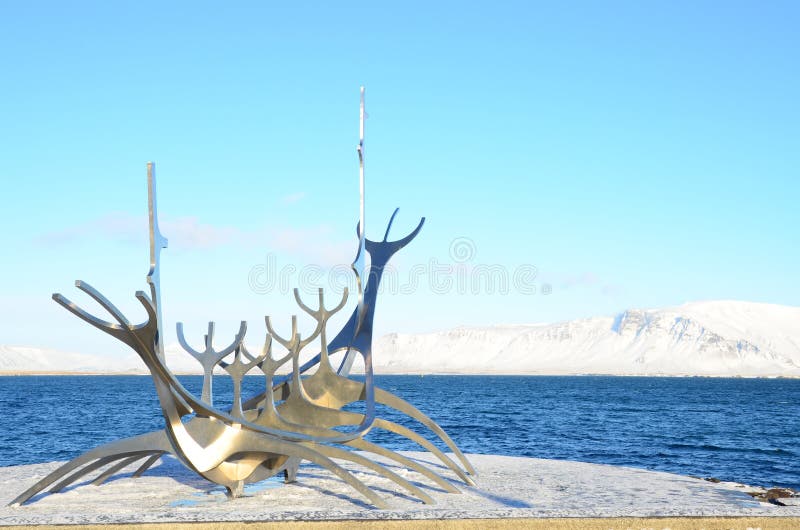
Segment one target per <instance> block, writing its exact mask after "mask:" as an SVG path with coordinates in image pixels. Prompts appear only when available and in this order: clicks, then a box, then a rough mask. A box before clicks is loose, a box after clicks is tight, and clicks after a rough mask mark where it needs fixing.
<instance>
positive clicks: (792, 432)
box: [0, 376, 800, 490]
mask: <svg viewBox="0 0 800 530" xmlns="http://www.w3.org/2000/svg"><path fill="white" fill-rule="evenodd" d="M180 379H181V381H182V382H183V384H184V385H185V386H186V387H187V388H188V389H190V390H192V391H193V392H196V393H197V395H199V394H200V388H201V385H202V378H201V377H200V376H185V377H180ZM376 379H377V384H378V386H380V387H382V388H384V389H385V390H388V391H390V392H393V393H395V394H397V395H399V396H400V397H402V398H404V399H406V400H407V401H410V402H411V403H412V404H414V405H416V406H417V407H418V408H419V409H420V410H422V411H423V412H424V413H426V414H428V415H429V416H431V417H432V418H433V419H434V420H435V421H437V422H438V423H439V424H440V425H441V426H442V427H443V428H444V429H445V430H446V431H447V432H448V433H449V434H450V436H451V437H452V438H453V439H454V440H455V441H456V443H458V445H459V446H460V447H461V448H462V450H463V451H464V452H469V453H494V454H502V455H515V456H530V457H537V458H554V459H565V460H579V461H584V462H596V463H602V464H614V465H620V466H632V467H639V468H645V469H652V470H659V471H669V472H673V473H680V474H685V475H692V476H697V477H714V478H717V479H720V480H731V481H737V482H743V483H747V484H752V485H760V486H783V487H790V488H793V489H798V490H800V458H799V457H800V380H796V379H794V380H793V379H708V378H658V377H600V376H587V377H539V376H498V377H494V376H425V377H420V376H378V377H377V378H376ZM261 385H263V379H262V378H259V377H247V378H246V381H245V395H249V394H251V393H254V392H256V391H257V390H259V388H260V387H261ZM229 392H230V381H229V379H228V378H227V377H224V376H218V377H216V378H215V381H214V393H215V402H216V404H217V405H221V404H224V403H225V397H228V401H230V395H229ZM380 412H381V414H383V415H384V417H387V419H391V420H392V421H396V422H398V423H403V424H405V425H407V426H409V427H411V428H415V430H417V431H418V432H420V433H422V432H423V430H424V429H421V428H418V427H415V424H414V422H413V421H411V422H409V421H407V420H406V419H405V418H404V417H403V416H402V415H398V414H392V413H391V412H390V411H387V410H383V409H381V410H380ZM162 427H163V419H162V417H161V413H160V409H159V406H158V402H157V400H156V396H155V390H154V388H153V383H152V381H151V380H150V378H149V377H147V376H25V377H0V428H1V429H2V431H1V432H2V435H1V436H0V466H9V465H15V464H28V463H35V462H47V461H51V460H66V459H69V458H72V457H74V456H77V455H79V454H80V453H82V452H84V451H85V450H88V449H90V448H92V447H94V446H97V445H99V444H102V443H105V442H109V441H112V440H115V439H118V438H121V437H127V436H133V435H136V434H140V433H144V432H148V431H151V430H155V429H160V428H162ZM369 438H370V439H371V440H373V441H375V442H378V443H381V444H385V445H387V446H389V447H391V448H393V449H400V450H418V449H419V448H418V447H417V446H415V445H414V444H413V443H411V442H409V441H407V440H405V439H403V438H399V437H396V436H394V435H391V434H386V433H381V432H374V431H373V432H372V433H370V435H369Z"/></svg>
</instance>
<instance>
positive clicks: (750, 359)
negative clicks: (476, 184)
mask: <svg viewBox="0 0 800 530" xmlns="http://www.w3.org/2000/svg"><path fill="white" fill-rule="evenodd" d="M166 350H167V364H168V366H169V367H170V368H171V369H172V370H173V371H174V372H176V373H200V372H199V364H197V363H196V361H194V360H193V359H192V358H191V357H189V355H188V354H186V353H184V352H182V351H180V350H179V347H178V346H177V345H171V346H168V347H167V349H166ZM373 353H374V355H373V362H374V365H375V371H376V372H377V373H475V374H493V373H496V374H513V373H520V374H619V375H701V376H764V377H773V376H784V377H800V307H787V306H778V305H770V304H758V303H750V302H731V301H718V302H695V303H690V304H686V305H683V306H679V307H672V308H667V309H653V310H629V311H625V312H623V313H620V314H618V315H616V316H613V317H598V318H589V319H584V320H574V321H570V322H562V323H557V324H535V325H517V326H493V327H486V328H458V329H453V330H450V331H443V332H438V333H427V334H417V335H403V334H395V333H393V334H390V335H386V336H384V337H381V338H379V339H377V340H376V341H375V344H374V347H373ZM0 372H6V373H8V372H14V373H25V372H100V373H112V372H117V373H119V372H122V373H146V372H145V369H144V365H143V363H142V362H141V361H140V360H139V359H138V358H137V357H136V356H135V355H134V354H132V353H131V354H130V355H129V356H127V357H123V358H109V357H102V356H93V355H85V354H77V353H63V352H59V351H54V350H45V349H38V348H32V347H19V346H0Z"/></svg>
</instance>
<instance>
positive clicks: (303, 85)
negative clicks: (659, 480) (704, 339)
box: [0, 1, 800, 354]
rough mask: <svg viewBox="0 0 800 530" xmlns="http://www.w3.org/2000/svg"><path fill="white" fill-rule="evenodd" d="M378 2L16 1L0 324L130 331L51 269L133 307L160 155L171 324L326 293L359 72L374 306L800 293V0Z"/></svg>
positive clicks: (595, 306) (526, 317)
mask: <svg viewBox="0 0 800 530" xmlns="http://www.w3.org/2000/svg"><path fill="white" fill-rule="evenodd" d="M289 4H291V5H289ZM378 4H379V5H369V4H368V3H363V2H362V3H352V2H349V3H345V2H318V3H312V2H294V3H288V2H283V3H280V5H278V4H277V3H268V2H237V3H235V4H233V3H219V2H196V1H194V2H169V3H165V2H135V3H134V2H128V3H123V2H80V1H76V2H70V3H65V2H42V1H25V2H22V1H19V2H15V1H7V2H3V3H1V4H0V66H1V67H2V79H3V82H2V83H0V159H2V164H1V165H0V179H2V189H3V195H4V199H5V200H4V201H3V205H2V207H1V208H0V222H2V224H3V226H4V227H5V230H3V233H2V236H0V237H2V246H3V249H4V250H3V257H4V259H3V260H0V274H2V276H3V279H4V281H3V283H2V287H0V344H10V345H27V346H37V347H47V348H56V349H60V350H65V351H84V352H88V353H104V352H107V353H112V354H114V353H119V352H122V351H124V350H123V346H122V345H119V344H116V343H115V342H114V340H113V339H111V338H109V337H107V336H105V335H103V334H102V333H100V332H99V331H97V330H96V329H93V328H91V327H90V326H88V325H86V324H85V323H82V322H80V321H79V320H77V319H76V318H75V317H74V316H72V315H70V314H69V313H67V312H66V311H64V310H63V309H62V308H60V307H58V306H57V305H56V304H55V303H54V302H53V301H52V300H51V299H50V296H51V294H52V293H53V292H61V293H63V294H64V295H66V296H67V297H68V298H70V299H72V300H73V301H75V302H77V303H79V305H83V306H85V307H86V308H87V309H88V310H90V311H91V312H93V313H95V314H97V315H98V316H102V311H101V310H100V309H99V308H97V306H95V305H92V303H90V302H91V300H89V299H88V297H86V296H85V295H83V293H81V292H80V291H78V290H77V289H76V288H75V287H74V286H73V282H74V280H76V279H81V280H84V281H86V282H88V283H90V284H91V285H93V286H94V287H96V288H97V289H99V290H100V291H101V292H103V293H104V294H105V295H106V296H107V297H108V298H109V299H111V300H112V301H113V302H114V303H115V304H116V305H117V306H118V307H120V308H121V309H122V310H123V311H124V312H125V313H126V314H128V315H129V317H130V319H131V320H140V319H143V318H144V314H143V311H142V310H141V307H139V306H138V302H137V301H136V300H135V298H134V293H135V291H137V290H142V289H145V288H146V283H145V275H146V274H147V270H148V265H149V262H148V259H149V258H148V247H147V217H146V214H147V187H146V173H145V167H146V163H147V161H151V160H152V161H154V162H155V163H156V167H157V185H158V186H157V187H158V203H159V217H160V221H161V225H162V232H164V235H165V236H166V237H168V238H169V242H170V246H169V248H168V249H167V250H165V251H164V252H163V254H162V261H161V275H162V308H163V312H164V319H165V328H166V330H167V331H166V335H167V337H166V340H167V342H168V343H170V342H174V341H175V333H174V325H175V322H176V321H182V322H184V323H185V326H186V330H187V338H189V341H190V342H192V343H194V344H195V345H196V346H197V345H199V344H200V342H201V340H202V335H203V333H204V331H205V327H206V322H207V321H209V320H214V321H216V322H217V336H218V337H220V341H225V340H226V339H225V337H228V336H230V338H231V339H232V338H233V335H234V333H235V332H236V330H237V329H238V322H239V321H240V320H247V321H248V323H249V324H250V328H249V329H250V330H251V331H250V334H249V335H248V341H251V342H253V343H258V342H259V341H261V340H263V334H264V325H263V317H264V315H272V316H273V318H274V319H275V322H276V326H277V327H278V328H279V329H285V330H288V326H289V318H290V315H291V314H293V313H297V312H298V310H297V308H296V306H295V305H294V301H293V298H292V294H291V289H292V288H294V287H298V288H300V289H301V292H302V293H303V295H304V297H305V299H306V300H307V301H309V302H311V300H312V298H311V297H312V296H314V295H313V293H314V289H316V288H318V287H323V288H325V290H326V293H327V300H328V304H329V305H334V304H335V303H336V302H338V299H339V296H341V286H342V285H344V284H348V283H349V284H350V285H353V282H352V275H350V274H348V273H347V270H348V269H347V266H348V265H349V263H350V262H351V261H352V260H353V258H354V257H355V251H356V246H357V239H356V232H355V227H356V223H357V222H358V201H359V189H358V159H357V155H356V144H357V142H358V104H359V87H360V86H361V85H364V86H365V87H366V105H367V113H368V118H367V120H366V148H365V152H366V188H367V202H366V205H367V206H366V220H365V224H366V228H367V237H369V238H370V239H376V240H377V239H382V238H383V235H384V232H385V229H386V224H387V222H388V219H389V218H390V216H391V214H392V212H393V211H394V209H395V208H397V207H399V208H400V212H399V214H398V216H397V218H396V220H395V222H394V225H393V227H392V231H391V234H390V239H395V238H400V237H403V236H405V235H406V234H407V233H409V232H410V231H411V230H412V229H413V228H414V227H415V226H416V225H417V223H418V222H419V219H420V218H421V217H425V218H426V221H425V224H424V227H423V229H422V231H421V232H420V234H419V236H418V237H417V238H416V239H415V240H414V242H413V243H412V244H410V245H409V246H408V247H406V248H405V249H403V250H402V251H401V252H400V253H398V255H397V256H396V257H395V259H394V260H393V261H392V270H391V273H390V274H389V275H388V276H389V279H390V281H389V282H388V283H387V284H386V285H385V286H384V287H385V289H384V292H383V294H382V298H381V299H380V302H379V307H378V310H377V315H376V323H375V327H376V333H377V334H383V333H388V332H410V333H416V332H427V331H433V330H443V329H448V328H452V327H456V326H488V325H495V324H510V323H535V322H555V321H560V320H568V319H575V318H584V317H590V316H597V315H611V314H614V313H617V312H619V311H622V310H625V309H628V308H654V307H664V306H674V305H679V304H682V303H686V302H689V301H695V300H713V299H734V300H745V301H755V302H767V303H775V304H786V305H795V306H797V305H800V281H798V280H800V274H799V273H798V271H800V267H799V266H798V262H799V260H798V258H800V245H799V244H798V243H800V237H798V226H800V208H798V198H799V197H800V183H799V182H800V169H798V168H800V125H798V124H800V103H799V102H798V97H797V96H798V94H800V68H799V67H798V62H797V58H798V56H800V36H798V33H797V27H798V25H800V4H798V3H797V2H791V1H790V2H780V1H771V2H738V1H719V2H711V1H699V2H698V1H691V2H689V1H674V2H638V1H631V2H623V1H611V2H503V1H496V2H484V3H477V2H476V3H464V2H436V3H433V2H424V3H423V2H411V1H408V2H398V3H378ZM354 303H355V298H354V297H352V296H351V298H350V300H349V302H348V305H347V306H346V308H347V309H346V310H345V311H344V312H343V313H342V315H344V313H349V311H350V310H351V309H352V307H353V305H354ZM342 318H343V317H342ZM335 323H336V321H335V322H334V323H332V326H334V325H335ZM281 326H283V327H282V328H281ZM302 326H307V327H309V326H310V324H309V323H308V322H306V321H303V324H302V325H301V328H302Z"/></svg>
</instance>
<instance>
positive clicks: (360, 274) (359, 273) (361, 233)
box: [352, 86, 369, 335]
mask: <svg viewBox="0 0 800 530" xmlns="http://www.w3.org/2000/svg"><path fill="white" fill-rule="evenodd" d="M358 117H359V125H358V188H359V193H360V201H359V208H358V254H356V259H355V261H354V262H353V265H352V268H353V272H355V274H356V281H357V282H358V319H357V321H356V329H355V335H358V331H359V329H360V328H361V323H362V322H363V320H364V286H365V284H366V282H367V281H368V280H369V278H364V266H365V264H366V258H365V255H366V249H365V245H366V243H365V239H366V235H365V234H366V228H365V226H364V118H366V113H365V112H364V87H363V86H362V87H361V105H360V107H359V113H358Z"/></svg>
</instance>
